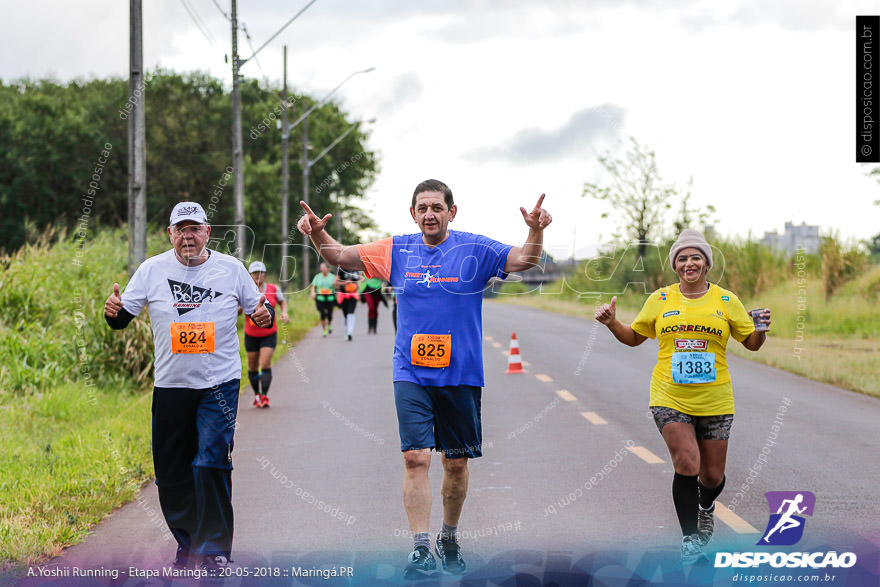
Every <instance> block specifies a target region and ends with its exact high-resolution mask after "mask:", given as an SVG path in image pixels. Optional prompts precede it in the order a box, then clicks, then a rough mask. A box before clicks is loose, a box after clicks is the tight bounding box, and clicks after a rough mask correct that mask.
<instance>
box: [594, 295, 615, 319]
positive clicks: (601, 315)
mask: <svg viewBox="0 0 880 587" xmlns="http://www.w3.org/2000/svg"><path fill="white" fill-rule="evenodd" d="M616 319H617V296H614V297H613V298H611V303H610V304H602V306H601V307H600V308H599V309H598V310H596V320H598V321H599V322H601V323H602V324H604V325H605V326H608V325H609V324H611V323H612V322H614V321H615V320H616Z"/></svg>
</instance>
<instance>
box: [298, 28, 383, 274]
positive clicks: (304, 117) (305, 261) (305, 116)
mask: <svg viewBox="0 0 880 587" xmlns="http://www.w3.org/2000/svg"><path fill="white" fill-rule="evenodd" d="M375 70H376V68H375V67H369V68H367V69H362V70H360V71H355V72H353V73H350V74H349V75H348V77H346V78H345V79H344V80H342V81H341V82H339V84H337V86H336V87H335V88H333V89H332V90H330V92H328V93H327V95H326V96H324V98H323V99H321V101H319V102H317V103H316V104H314V105H313V106H312V107H311V108H309V109H308V110H306V111H305V112H304V113H303V114H302V115H301V116H300V117H299V118H297V119H296V120H295V121H294V122H293V124H287V47H286V46H285V51H284V101H285V104H284V110H283V112H282V120H281V288H282V291H287V245H288V243H289V242H290V235H289V227H288V214H289V209H290V208H289V199H290V198H289V174H288V172H287V168H288V157H289V149H290V131H291V130H293V129H294V128H296V127H297V126H298V125H299V124H300V123H302V122H306V121H307V119H308V117H309V115H310V114H311V113H312V112H314V111H315V110H317V109H318V108H320V107H321V106H323V105H324V104H326V103H327V102H328V101H329V100H330V98H331V97H332V96H333V94H335V93H336V91H337V90H338V89H339V88H341V87H342V86H343V85H344V84H345V82H347V81H348V80H350V79H351V78H353V77H354V76H356V75H360V74H362V73H370V72H371V71H375ZM305 134H306V140H305V144H306V145H308V142H309V140H308V123H306V129H305ZM340 140H341V139H340ZM334 146H335V144H334ZM328 150H329V149H328ZM325 154H326V153H322V156H323V155H325ZM306 160H308V156H306ZM316 160H317V159H316ZM303 200H304V201H305V203H306V204H308V203H309V197H308V192H306V193H304V198H303ZM308 268H309V262H308V254H307V251H304V252H303V273H304V277H303V279H308V273H309V271H308ZM305 285H308V283H307V282H306V283H305Z"/></svg>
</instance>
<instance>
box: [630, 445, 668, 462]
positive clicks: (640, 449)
mask: <svg viewBox="0 0 880 587" xmlns="http://www.w3.org/2000/svg"><path fill="white" fill-rule="evenodd" d="M626 448H627V449H628V450H629V452H631V453H633V454H634V455H636V456H637V457H639V458H640V459H642V460H643V461H645V462H646V463H648V464H649V465H656V464H657V463H662V462H663V459H661V458H660V457H658V456H657V455H655V454H654V453H652V452H651V451H649V450H648V449H647V448H645V447H644V446H628V447H626Z"/></svg>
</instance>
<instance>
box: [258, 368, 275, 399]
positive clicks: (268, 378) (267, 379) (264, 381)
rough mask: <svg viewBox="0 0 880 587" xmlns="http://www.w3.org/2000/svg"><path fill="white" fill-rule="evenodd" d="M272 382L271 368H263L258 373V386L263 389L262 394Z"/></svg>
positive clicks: (265, 392)
mask: <svg viewBox="0 0 880 587" xmlns="http://www.w3.org/2000/svg"><path fill="white" fill-rule="evenodd" d="M271 384H272V369H263V372H262V373H260V387H261V388H262V389H263V395H266V394H267V393H269V385H271Z"/></svg>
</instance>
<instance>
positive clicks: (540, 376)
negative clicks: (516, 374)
mask: <svg viewBox="0 0 880 587" xmlns="http://www.w3.org/2000/svg"><path fill="white" fill-rule="evenodd" d="M535 377H537V378H538V380H539V381H543V382H544V383H552V382H553V378H552V377H550V376H549V375H544V374H543V373H538V374H537V375H535Z"/></svg>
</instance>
